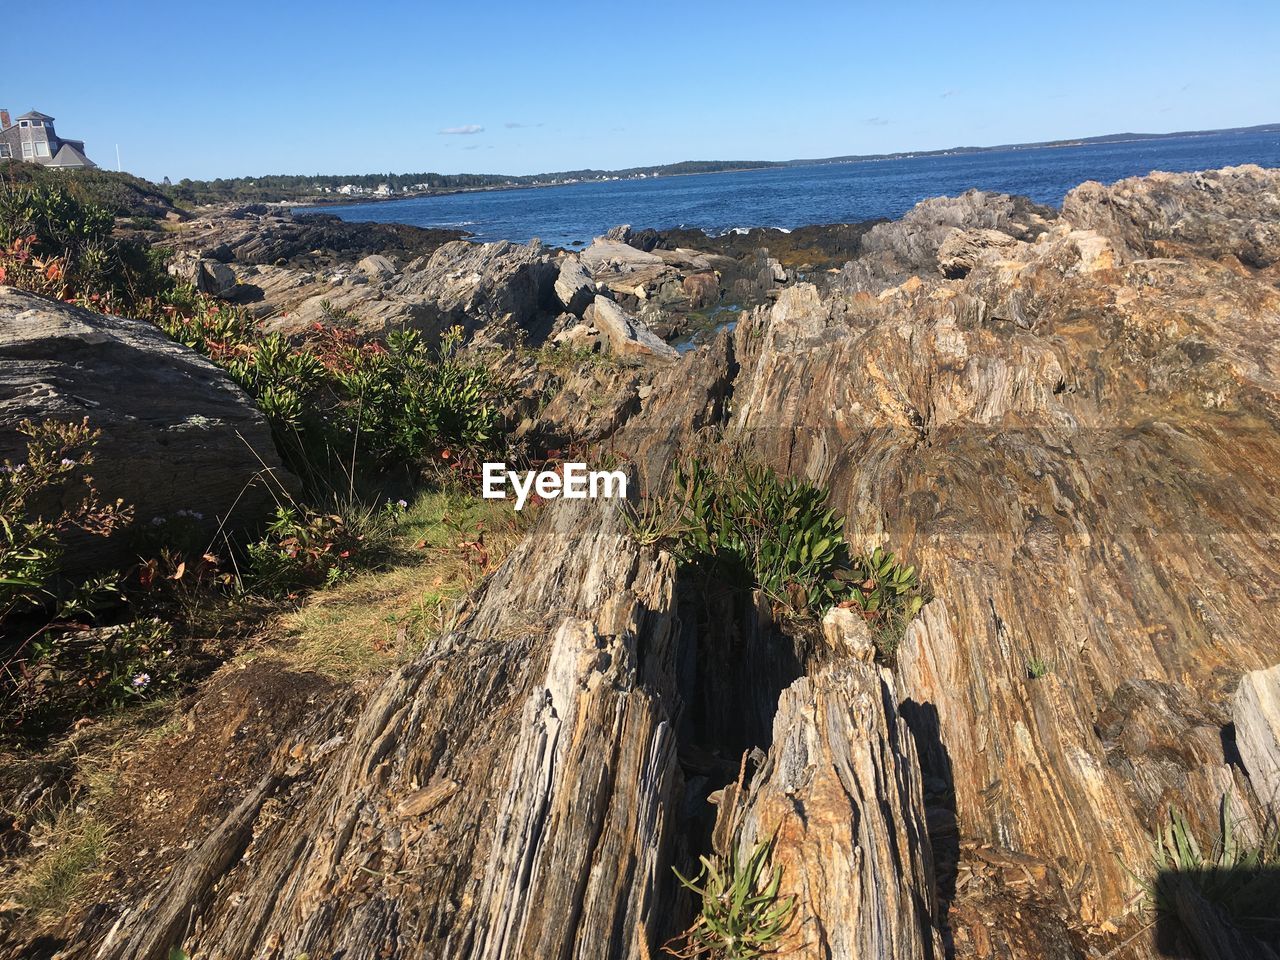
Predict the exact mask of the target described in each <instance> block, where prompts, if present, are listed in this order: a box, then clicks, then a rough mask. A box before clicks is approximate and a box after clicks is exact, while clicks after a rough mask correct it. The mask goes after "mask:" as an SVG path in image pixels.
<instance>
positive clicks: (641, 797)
mask: <svg viewBox="0 0 1280 960" xmlns="http://www.w3.org/2000/svg"><path fill="white" fill-rule="evenodd" d="M1278 203H1280V183H1277V180H1276V175H1275V174H1274V173H1270V172H1266V171H1261V170H1258V169H1256V168H1240V169H1236V170H1228V171H1220V172H1218V173H1216V174H1188V175H1179V176H1176V177H1173V176H1163V175H1160V176H1153V177H1151V178H1145V179H1142V180H1137V181H1125V182H1122V183H1120V184H1116V185H1114V186H1112V187H1105V188H1104V187H1100V186H1097V185H1085V186H1084V187H1082V188H1080V189H1079V190H1077V191H1075V192H1074V193H1073V194H1072V195H1071V197H1070V198H1069V199H1068V203H1067V204H1066V205H1065V207H1064V212H1063V215H1062V216H1055V215H1054V214H1053V212H1052V211H1045V210H1043V209H1042V208H1037V207H1034V206H1033V205H1030V204H1028V203H1027V202H1026V201H1020V200H1015V199H1013V198H1006V197H993V196H990V195H985V196H983V195H966V196H965V197H963V198H959V199H950V200H940V201H929V202H927V203H926V204H923V205H921V207H919V208H917V210H916V211H913V213H912V214H911V215H909V216H908V218H907V220H906V221H904V222H905V223H907V224H908V225H907V226H901V225H884V227H883V228H881V227H877V228H875V229H873V230H872V231H871V232H870V233H868V234H867V235H866V236H865V237H864V238H863V240H864V241H865V245H864V248H863V249H864V252H863V254H862V255H861V256H860V258H859V259H858V260H855V261H853V262H852V263H851V264H849V265H848V266H846V267H845V268H844V270H843V271H842V273H841V276H840V277H839V278H837V279H836V281H835V282H834V283H833V284H832V285H831V288H830V289H827V290H820V289H819V288H818V287H816V286H813V285H810V284H799V285H795V286H791V287H789V288H787V289H786V290H784V291H783V292H782V293H781V295H780V296H779V297H778V300H777V302H776V303H775V304H773V305H772V306H769V307H766V308H760V309H758V310H755V311H754V312H753V313H751V314H750V315H749V316H747V317H745V318H744V319H743V320H742V322H741V323H740V324H739V325H738V327H737V329H736V330H735V331H734V332H733V334H732V335H729V334H727V333H722V334H721V335H720V336H719V337H718V338H717V339H716V340H715V341H714V342H713V343H712V344H711V345H710V346H707V347H703V348H700V349H698V350H695V351H693V352H692V353H690V354H688V355H685V356H684V357H683V358H681V359H680V360H679V361H678V362H671V363H668V364H665V365H653V366H651V367H646V368H644V369H642V370H640V371H637V370H636V369H635V368H628V369H625V370H621V371H618V372H617V373H616V374H613V376H614V380H613V382H612V383H611V384H603V385H601V384H600V383H598V382H596V381H593V383H596V386H597V387H601V386H607V387H609V388H610V389H609V390H608V391H606V392H605V393H604V400H603V402H602V403H601V404H599V406H600V407H601V409H599V410H593V411H592V413H591V416H590V417H587V416H586V415H584V413H583V408H584V404H583V402H581V401H582V400H583V398H584V397H585V395H586V394H585V392H584V383H585V382H586V381H585V379H580V380H579V381H577V382H574V381H573V380H572V378H570V379H569V380H567V381H566V383H565V384H564V388H563V390H562V392H561V395H560V396H558V397H554V398H552V399H551V400H550V402H549V403H548V404H547V405H546V408H545V410H544V412H543V414H542V416H544V417H545V418H546V420H547V425H548V428H549V429H552V428H556V422H557V421H559V426H558V429H559V430H560V431H561V432H562V433H563V434H564V435H565V436H566V437H569V438H573V437H574V436H587V437H589V439H592V440H598V441H604V442H607V444H608V447H609V449H611V450H612V451H615V452H618V451H622V452H625V453H626V454H627V455H629V456H630V457H631V459H632V461H633V464H634V470H635V472H636V474H637V475H638V476H639V479H640V480H641V481H642V484H640V485H643V486H646V487H648V488H650V489H658V488H660V487H661V486H662V483H663V478H664V476H665V471H666V468H667V467H668V466H669V464H670V463H671V461H672V459H673V458H674V457H676V456H679V455H682V454H688V453H697V452H700V451H702V450H704V449H705V448H706V446H707V445H709V444H712V443H719V442H721V441H722V440H724V441H727V442H728V444H730V445H731V448H732V449H733V450H734V451H735V452H736V453H737V455H739V456H742V457H754V458H758V459H762V460H765V461H767V462H769V463H771V464H773V465H774V466H776V467H777V468H779V469H780V470H783V471H785V472H787V473H790V474H795V475H800V476H804V477H807V478H809V479H811V480H813V481H814V482H816V483H820V484H822V485H824V486H825V487H826V488H827V489H828V490H829V491H830V495H831V502H832V505H833V506H834V507H836V508H838V510H839V511H840V512H842V513H843V514H844V515H845V516H846V517H847V526H846V533H847V535H848V537H849V539H850V540H851V542H853V543H854V544H855V545H858V546H863V545H866V546H870V545H872V544H880V543H883V544H885V545H886V546H888V547H889V548H890V549H892V550H894V551H896V552H898V553H899V554H901V555H903V556H905V557H906V558H907V559H908V560H909V561H910V562H911V563H913V564H915V565H916V566H917V567H918V568H919V569H920V570H921V571H922V574H923V577H924V579H925V580H926V582H927V583H928V585H929V586H930V588H931V590H932V593H933V596H934V599H933V600H932V601H931V602H930V603H928V604H927V605H925V607H924V609H923V610H922V611H921V613H920V615H919V616H918V617H917V618H916V619H915V621H913V623H912V624H911V625H910V627H909V628H908V630H907V632H906V635H905V637H904V638H903V639H902V641H901V643H900V645H899V646H898V648H897V651H896V654H895V656H894V658H893V660H892V663H890V664H886V665H883V666H881V665H874V664H871V663H868V662H867V656H866V652H867V643H866V642H865V638H860V637H858V636H856V635H854V634H855V633H856V630H855V628H854V626H853V625H850V624H847V623H843V622H838V620H837V618H833V619H832V621H831V622H830V623H829V624H828V625H827V626H828V627H829V630H828V631H827V632H826V634H825V635H824V639H825V641H826V642H825V644H824V643H820V642H818V641H817V640H813V639H812V638H807V639H806V638H804V637H797V636H795V635H792V634H789V633H787V632H785V631H782V630H780V629H779V627H778V625H777V624H774V623H772V621H771V619H770V616H769V612H768V611H767V610H766V609H762V608H761V607H760V606H752V605H749V604H739V605H737V606H734V605H733V604H732V603H729V602H726V601H724V600H723V598H717V597H712V596H704V595H699V594H696V593H693V594H691V593H690V591H689V585H688V584H687V583H683V582H682V579H681V574H680V571H679V568H678V565H676V564H675V563H674V561H673V560H672V558H671V557H670V556H668V555H666V554H665V553H663V552H661V551H660V550H657V549H655V548H653V547H641V546H640V545H638V544H637V543H635V542H633V541H632V540H631V539H630V538H629V536H628V535H627V533H626V529H627V528H626V525H625V523H624V522H623V520H622V518H621V517H620V516H619V515H618V513H617V507H616V505H610V506H606V507H605V508H604V509H603V510H602V509H601V507H600V504H598V503H588V504H583V505H578V506H570V505H568V504H566V503H563V502H561V503H557V504H553V505H552V506H551V507H549V508H547V511H546V513H545V514H544V515H543V517H542V519H541V521H540V522H539V524H538V526H537V527H536V528H535V530H534V532H533V533H532V534H531V536H530V539H529V541H528V542H527V543H526V544H525V545H524V546H523V547H522V548H520V549H519V550H518V551H517V552H516V554H515V555H513V557H512V558H511V559H510V560H509V561H508V562H507V563H506V564H505V565H504V566H503V567H502V568H501V570H500V571H499V572H498V573H497V574H496V575H495V576H494V577H493V579H492V580H491V581H490V582H489V583H488V584H487V586H486V587H485V588H484V589H483V590H482V591H481V592H480V594H479V595H478V596H476V597H475V598H473V603H472V605H471V607H470V608H469V611H468V614H467V616H466V617H465V618H464V620H463V621H462V623H461V624H460V625H459V627H458V628H457V629H456V630H455V631H454V632H453V633H451V634H449V635H448V636H447V637H445V638H443V639H441V640H439V641H437V642H435V643H434V644H433V645H432V646H431V647H430V649H428V650H427V651H425V652H424V654H423V655H422V657H421V658H420V659H419V660H418V661H417V662H416V663H414V664H413V665H411V666H410V667H408V668H406V669H405V670H403V671H401V672H400V673H398V674H396V675H395V676H393V677H391V678H390V679H388V680H387V681H386V682H385V683H383V684H382V685H381V686H380V687H378V688H376V689H375V690H374V691H372V692H371V693H369V694H368V695H367V696H366V697H362V696H360V695H356V694H352V695H350V696H348V697H347V698H345V699H343V700H341V701H340V702H338V703H336V704H329V705H327V706H324V707H322V708H321V709H319V710H318V711H317V714H316V715H315V716H314V717H313V718H311V719H310V720H307V721H305V722H301V723H299V724H298V725H296V726H295V727H294V728H293V729H292V730H291V731H290V732H289V733H288V735H287V736H286V737H284V738H283V739H282V742H281V745H280V748H279V750H278V752H277V755H276V756H274V757H273V758H271V759H270V761H269V762H266V763H264V764H263V766H262V767H261V769H260V770H258V771H257V779H255V780H253V785H252V786H251V787H250V788H249V789H246V790H235V791H227V792H226V793H225V794H219V793H218V792H217V791H218V790H219V789H220V788H218V787H216V786H213V787H210V788H209V790H208V791H207V792H208V793H210V794H213V795H216V796H217V802H216V803H213V802H211V803H210V804H209V805H208V809H211V810H215V811H216V816H212V817H211V818H210V819H209V821H207V822H206V823H204V824H199V823H195V822H193V823H192V824H191V826H190V829H189V840H190V843H189V845H188V849H185V850H178V849H171V850H169V851H168V852H166V853H165V854H164V862H163V864H162V865H161V869H159V870H154V869H153V870H149V871H147V873H146V874H145V879H142V880H131V879H129V878H127V877H124V876H122V877H121V878H120V879H121V887H120V889H119V891H118V892H117V893H116V894H115V895H114V897H113V899H111V900H110V901H109V902H104V903H102V904H100V905H98V906H97V907H96V908H95V909H94V910H93V911H90V912H89V913H88V914H87V915H86V916H78V917H72V918H69V919H68V921H67V923H66V925H65V930H64V933H65V935H66V937H67V943H68V952H67V956H75V957H90V956H92V957H101V958H108V957H110V958H115V957H122V958H123V957H128V958H150V957H162V956H164V955H166V953H167V951H168V950H169V949H170V947H172V946H174V945H175V943H176V942H177V941H178V940H181V941H182V942H183V943H184V945H185V946H186V948H187V949H188V952H189V953H191V954H193V955H195V956H203V955H216V956H220V957H222V956H225V957H230V958H235V957H251V956H258V955H263V954H265V955H279V956H297V955H298V954H300V953H305V954H307V955H310V956H328V955H332V954H334V953H336V952H339V951H342V955H343V956H345V957H353V958H354V957H371V958H372V957H375V956H405V957H491V958H499V957H502V958H507V957H513V958H514V957H529V958H533V957H582V958H587V957H592V958H594V957H610V958H629V960H630V958H635V960H641V958H645V957H649V956H656V955H657V954H658V950H659V947H660V945H661V944H662V942H663V941H664V940H665V939H666V938H667V937H669V936H671V935H672V934H674V933H676V932H678V930H679V929H680V927H682V926H683V925H684V924H685V923H686V922H687V921H688V919H689V917H690V915H691V908H692V904H691V903H690V900H689V898H688V897H687V896H686V895H685V894H683V893H681V891H680V890H679V889H678V885H677V884H675V883H674V881H673V877H672V874H671V873H670V870H669V868H670V867H671V866H672V865H677V866H681V867H682V868H684V869H687V867H688V866H689V864H690V862H691V860H692V858H693V856H694V855H696V854H697V853H711V852H715V853H718V854H721V855H723V854H725V853H726V852H727V851H728V849H730V848H733V847H735V846H736V849H737V850H738V852H739V854H740V855H743V854H745V853H746V852H748V851H749V850H750V849H751V848H752V846H753V844H754V843H755V842H756V841H758V840H760V839H762V838H769V837H772V838H774V844H775V847H774V850H775V852H774V862H775V864H776V866H778V867H779V868H780V869H781V871H782V880H781V892H782V894H784V895H787V896H792V895H794V896H795V897H796V898H797V914H796V919H795V924H794V926H793V927H790V928H788V930H787V931H786V933H785V935H784V942H783V946H785V948H786V949H787V950H788V951H791V952H789V953H788V954H787V955H789V956H790V955H794V956H797V957H802V958H810V957H812V958H818V957H822V958H854V957H867V956H878V957H894V958H899V957H901V958H938V957H944V956H955V957H960V958H984V960H985V958H1028V960H1030V958H1042V957H1053V958H1064V960H1067V958H1085V957H1103V956H1109V957H1128V958H1138V960H1147V958H1151V960H1154V958H1155V957H1157V956H1162V955H1169V954H1168V953H1167V952H1166V951H1167V950H1169V949H1172V951H1173V955H1191V956H1194V955H1195V954H1196V952H1197V951H1198V950H1200V949H1207V948H1206V947H1205V943H1206V942H1207V941H1206V940H1202V939H1201V938H1202V937H1209V936H1210V935H1211V934H1210V933H1209V932H1207V929H1208V928H1205V927H1203V926H1197V925H1196V924H1194V923H1188V925H1187V926H1186V927H1185V928H1184V929H1182V930H1181V932H1180V933H1178V934H1177V935H1176V936H1177V937H1179V938H1181V940H1180V942H1177V943H1175V944H1174V945H1173V947H1171V948H1170V947H1169V946H1168V945H1167V944H1164V943H1162V942H1160V940H1159V939H1158V937H1157V935H1156V931H1154V930H1153V929H1152V927H1151V923H1150V918H1149V916H1148V915H1147V914H1144V913H1143V911H1142V904H1143V901H1144V891H1143V889H1142V885H1141V883H1140V881H1139V880H1138V879H1136V878H1135V875H1137V876H1138V877H1143V878H1147V877H1150V875H1151V869H1152V865H1151V835H1152V833H1154V832H1155V831H1156V830H1157V829H1159V827H1160V826H1161V825H1162V824H1163V823H1165V822H1167V816H1168V811H1169V809H1170V807H1177V808H1179V809H1180V810H1181V811H1183V812H1184V813H1185V814H1186V816H1187V817H1188V819H1189V820H1190V821H1191V823H1192V825H1193V828H1194V829H1195V830H1196V832H1197V834H1198V835H1199V836H1200V837H1202V838H1206V839H1208V840H1212V838H1213V837H1214V835H1215V832H1216V828H1217V817H1218V812H1219V810H1220V809H1221V804H1222V801H1223V799H1224V797H1225V798H1226V799H1227V800H1228V802H1229V805H1230V809H1231V810H1232V811H1234V814H1235V816H1236V818H1237V820H1238V825H1237V836H1238V837H1240V838H1241V839H1243V840H1244V841H1246V842H1247V841H1254V840H1257V838H1258V837H1259V836H1260V834H1261V831H1262V828H1263V824H1264V821H1265V817H1266V814H1267V810H1266V806H1267V803H1268V802H1269V801H1270V799H1271V798H1270V797H1269V796H1268V795H1267V794H1268V792H1269V791H1270V790H1271V784H1272V783H1273V779H1272V778H1273V777H1274V775H1275V771H1276V770H1277V769H1280V763H1278V762H1277V761H1280V757H1277V755H1276V751H1277V750H1280V747H1277V746H1276V742H1275V729H1276V727H1275V710H1274V704H1275V678H1274V674H1275V669H1274V668H1275V665H1277V664H1280V602H1278V600H1280V550H1278V549H1277V546H1278V543H1277V530H1278V529H1280V501H1277V499H1276V497H1275V495H1274V486H1275V485H1274V475H1275V473H1276V468H1277V464H1280V431H1278V430H1277V427H1278V425H1280V424H1278V421H1280V373H1278V371H1280V346H1277V339H1276V333H1277V329H1278V328H1280V289H1278V288H1277V285H1276V276H1275V274H1274V272H1273V271H1274V264H1275V263H1276V261H1277V259H1278V258H1280V248H1277V245H1276V239H1275V238H1276V235H1277V234H1276V226H1277V223H1278V222H1280V217H1278V216H1277V213H1276V211H1277V209H1280V207H1278V206H1277V204H1278ZM1125 211H1129V213H1128V214H1126V213H1125ZM1180 211H1181V212H1180ZM877 231H879V232H878V233H877ZM873 235H874V239H873ZM620 256H622V255H621V254H620ZM625 256H626V257H627V258H631V255H630V254H625ZM589 259H590V258H588V261H589ZM586 272H587V274H588V277H589V278H590V279H591V282H592V284H594V285H595V286H596V287H597V290H596V291H595V292H594V294H593V295H594V296H597V297H598V296H599V295H600V292H599V287H600V285H601V275H598V273H597V272H595V271H594V270H592V269H588V270H587V271H586ZM622 272H623V273H625V272H627V271H622ZM630 272H632V273H634V272H636V271H630ZM557 278H560V279H574V278H573V277H568V278H566V276H565V274H564V273H562V272H556V273H555V274H554V275H553V276H552V278H551V283H552V285H553V286H554V282H555V280H556V279H557ZM633 279H634V278H633ZM577 281H580V282H575V283H573V284H570V285H564V287H565V290H566V292H567V293H568V294H569V298H570V299H575V298H577V297H578V296H579V294H578V291H581V290H583V289H584V288H585V287H586V286H587V285H586V283H585V281H584V280H583V278H582V277H580V276H579V277H577ZM588 292H590V291H588ZM582 296H583V297H584V298H585V294H583V295H582ZM594 302H595V301H590V303H594ZM582 309H583V310H584V313H585V312H586V310H587V309H588V307H586V306H583V307H582ZM567 398H568V399H567ZM855 624H856V621H855ZM1254 671H1259V672H1258V673H1254ZM1246 674H1249V676H1248V677H1246V676H1245V675H1246ZM228 736H229V737H230V736H231V734H228ZM708 801H710V803H708ZM1196 916H1197V918H1199V919H1203V918H1202V917H1201V916H1200V915H1199V914H1197V915H1196ZM1228 955H1230V954H1228ZM1235 955H1237V956H1248V955H1249V954H1248V953H1241V952H1239V951H1237V953H1236V954H1235ZM1253 955H1255V956H1256V955H1264V954H1258V953H1255V954H1253Z"/></svg>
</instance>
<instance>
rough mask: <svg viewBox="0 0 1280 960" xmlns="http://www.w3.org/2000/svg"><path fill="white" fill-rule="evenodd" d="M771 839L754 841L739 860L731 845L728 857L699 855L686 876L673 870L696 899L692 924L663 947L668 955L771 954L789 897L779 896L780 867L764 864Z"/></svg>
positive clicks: (747, 957) (732, 957)
mask: <svg viewBox="0 0 1280 960" xmlns="http://www.w3.org/2000/svg"><path fill="white" fill-rule="evenodd" d="M772 853H773V841H772V840H767V841H764V842H761V843H758V844H756V846H755V848H754V849H753V850H752V851H751V855H750V856H748V857H747V859H746V862H745V863H744V862H740V861H739V859H738V854H737V850H736V849H735V850H734V851H732V852H731V853H730V854H729V856H728V857H716V858H714V859H711V858H708V857H699V858H698V860H699V862H700V863H701V865H702V866H701V870H700V871H699V872H698V875H697V876H696V877H694V878H693V879H692V880H690V879H688V878H686V877H685V876H684V875H682V874H681V873H680V871H679V870H676V869H675V868H674V867H673V868H672V870H673V871H674V872H675V875H676V877H677V878H678V879H679V880H680V883H681V885H683V886H684V887H685V888H686V889H688V890H690V891H692V892H693V893H694V894H696V895H697V896H698V898H699V899H700V900H701V905H700V909H699V911H698V916H697V918H696V919H695V920H694V922H693V924H692V925H691V926H690V927H689V929H688V930H686V931H685V932H684V933H683V934H682V935H681V936H679V937H677V938H676V940H675V941H674V942H673V943H670V944H668V945H667V946H666V951H667V952H668V953H670V954H672V955H673V956H677V957H685V958H693V957H703V956H709V957H716V958H721V960H753V958H756V957H762V956H765V955H767V954H770V953H774V952H775V951H774V948H775V946H776V945H777V942H778V938H779V937H781V936H782V934H783V932H784V931H785V930H786V929H787V925H788V924H789V923H790V922H791V915H792V913H793V912H794V910H795V904H796V898H795V897H794V896H789V897H779V896H778V887H779V885H780V884H781V882H782V871H781V870H779V869H774V868H773V867H772V866H771V865H770V860H771V858H772Z"/></svg>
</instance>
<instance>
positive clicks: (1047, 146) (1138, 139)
mask: <svg viewBox="0 0 1280 960" xmlns="http://www.w3.org/2000/svg"><path fill="white" fill-rule="evenodd" d="M1250 133H1277V134H1280V123H1264V124H1256V125H1254V126H1249V127H1226V128H1223V129H1219V130H1184V131H1178V132H1175V133H1116V134H1104V135H1102V136H1096V137H1081V138H1078V139H1074V140H1041V141H1035V142H1031V143H1006V144H999V145H996V146H988V147H950V148H948V149H945V150H911V151H902V152H898V153H880V154H861V155H848V156H839V157H820V158H814V159H797V160H761V161H746V162H742V163H740V164H737V165H735V166H726V167H717V168H716V169H713V170H671V169H670V168H672V167H679V166H687V165H688V164H689V163H699V162H706V163H709V164H715V163H720V162H721V161H684V162H682V163H678V164H659V165H656V166H653V167H628V168H625V169H622V170H613V171H587V172H590V173H598V174H600V175H599V176H596V177H580V178H571V177H570V175H569V174H567V173H566V174H564V176H565V177H566V179H564V180H546V181H533V182H528V183H518V182H517V183H495V184H485V185H482V186H474V187H441V188H439V189H436V190H430V191H423V192H421V193H402V194H393V195H391V196H359V197H354V198H348V197H346V196H344V197H343V198H342V199H341V200H339V199H331V195H329V194H318V195H311V196H306V197H301V198H299V199H297V200H281V201H274V202H275V203H277V204H278V205H279V206H287V207H293V208H297V209H306V210H314V211H319V210H323V209H325V208H329V207H355V206H365V205H367V204H377V203H389V202H393V201H404V200H418V199H427V198H430V197H442V196H449V195H452V194H457V193H492V192H494V191H500V190H531V189H538V188H543V187H569V186H578V185H581V184H593V183H615V182H618V181H621V180H641V179H651V180H652V179H666V178H669V177H696V176H712V175H716V174H723V173H750V172H752V171H756V170H779V169H786V168H794V167H818V166H834V165H844V164H856V163H874V162H880V161H885V160H919V159H929V158H936V157H948V156H973V155H976V154H983V153H1012V152H1020V151H1031V150H1056V149H1065V148H1070V147H1092V146H1110V145H1113V144H1121V143H1144V142H1148V141H1150V142H1158V141H1162V140H1182V139H1191V138H1195V137H1214V136H1223V135H1228V134H1250ZM668 171H669V172H668ZM641 173H643V174H645V176H638V175H637V174H641ZM361 176H364V175H361ZM533 176H537V177H544V176H548V177H553V176H560V174H534V175H533ZM336 178H337V179H342V177H341V176H340V175H338V176H336ZM244 179H253V178H244Z"/></svg>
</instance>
